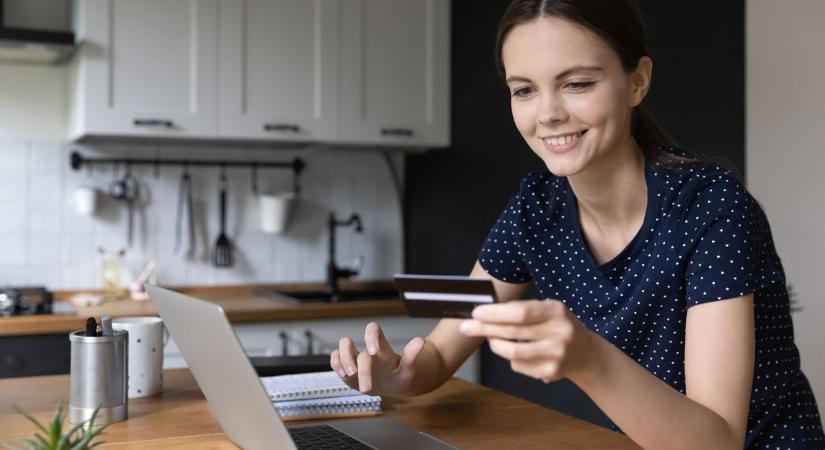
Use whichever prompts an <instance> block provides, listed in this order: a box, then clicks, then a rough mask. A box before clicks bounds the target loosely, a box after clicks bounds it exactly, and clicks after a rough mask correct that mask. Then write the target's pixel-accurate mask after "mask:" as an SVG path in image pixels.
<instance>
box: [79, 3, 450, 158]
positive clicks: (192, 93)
mask: <svg viewBox="0 0 825 450" xmlns="http://www.w3.org/2000/svg"><path fill="white" fill-rule="evenodd" d="M74 16H75V22H76V23H75V32H76V35H77V38H78V39H79V40H80V41H82V45H81V49H80V52H79V54H78V55H77V56H76V57H75V58H74V60H73V62H72V68H71V70H70V85H71V87H70V96H71V97H72V98H71V99H70V112H69V137H70V138H71V139H74V140H77V139H81V138H86V137H159V138H194V139H226V140H231V141H238V140H241V141H242V140H271V141H288V142H302V141H305V142H318V143H324V144H347V145H359V144H360V145H364V144H365V145H380V146H386V147H391V146H397V147H444V146H447V145H449V141H450V136H449V120H450V117H449V116H450V114H449V105H450V99H449V48H450V36H449V34H450V33H449V31H450V30H449V23H450V17H449V16H450V1H449V0H414V1H410V0H141V1H134V0H77V3H76V12H75V15H74Z"/></svg>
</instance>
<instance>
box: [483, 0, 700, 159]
mask: <svg viewBox="0 0 825 450" xmlns="http://www.w3.org/2000/svg"><path fill="white" fill-rule="evenodd" d="M545 16H554V17H560V18H563V19H567V20H569V21H571V22H574V23H576V24H579V25H581V26H584V27H585V28H587V29H589V30H591V31H592V32H594V33H595V34H596V35H598V36H600V37H601V38H602V39H604V41H605V42H606V43H607V44H608V45H609V46H610V47H611V48H612V49H613V51H615V52H616V54H617V55H618V56H619V60H620V61H621V63H622V67H623V68H624V70H625V71H626V72H628V73H629V72H632V71H633V70H635V69H636V67H637V66H638V64H639V59H641V58H642V57H643V56H650V52H649V51H648V46H647V37H646V35H645V27H644V22H643V21H642V13H641V11H640V10H639V6H638V5H637V4H636V1H635V0H607V1H605V0H513V1H512V2H511V3H510V5H509V6H508V7H507V9H506V10H505V12H504V15H503V16H502V18H501V20H500V21H499V25H498V31H497V32H496V47H495V61H496V67H497V69H498V72H499V75H500V76H501V77H502V79H503V78H504V76H505V71H504V64H503V63H502V60H501V50H502V47H503V45H504V40H505V39H507V35H508V34H509V32H510V30H512V29H513V28H514V27H515V26H517V25H521V24H523V23H526V22H531V21H533V20H536V19H538V18H540V17H545ZM631 134H632V135H633V138H634V139H635V140H636V142H637V143H638V144H639V146H640V147H641V148H642V151H643V152H644V154H645V158H646V160H647V161H648V162H649V163H660V164H664V165H672V164H671V163H677V164H678V163H681V162H684V161H685V160H684V159H683V158H680V157H676V156H675V155H672V154H671V153H668V152H665V151H663V150H662V147H665V146H673V145H676V144H675V142H674V141H673V139H672V138H671V137H670V135H668V133H667V132H666V131H665V130H664V129H663V128H662V127H660V126H659V124H657V123H656V120H655V119H654V118H653V116H651V115H650V113H648V112H647V111H646V110H645V109H644V108H643V107H642V106H641V105H640V106H637V107H635V108H634V109H633V117H632V119H631Z"/></svg>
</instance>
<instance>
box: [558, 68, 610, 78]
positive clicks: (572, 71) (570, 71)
mask: <svg viewBox="0 0 825 450" xmlns="http://www.w3.org/2000/svg"><path fill="white" fill-rule="evenodd" d="M602 70H604V69H602V68H601V67H600V66H573V67H571V68H569V69H566V70H564V71H563V72H561V73H560V74H558V75H556V79H557V80H560V79H562V78H564V77H566V76H568V75H570V74H572V73H576V72H600V71H602Z"/></svg>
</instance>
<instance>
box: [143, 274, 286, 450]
mask: <svg viewBox="0 0 825 450" xmlns="http://www.w3.org/2000/svg"><path fill="white" fill-rule="evenodd" d="M145 286H146V291H147V292H148V294H149V298H150V299H151V300H152V303H153V304H154V305H155V309H157V311H158V313H159V314H160V317H161V318H162V319H163V321H164V323H165V324H166V327H167V328H168V329H169V332H170V333H171V335H172V337H173V338H174V339H175V343H176V344H177V346H178V348H180V351H181V354H182V355H183V359H184V360H185V361H186V364H188V365H189V368H190V370H191V371H192V375H193V376H194V377H195V380H196V381H197V382H198V385H199V386H200V388H201V390H202V391H203V395H204V396H205V397H206V400H207V401H208V403H209V408H210V409H211V410H212V412H213V413H214V414H215V416H217V418H218V422H220V424H221V427H222V428H223V431H224V432H225V433H226V434H227V435H228V436H229V438H230V439H231V440H232V441H233V442H235V443H236V444H237V445H238V446H240V447H242V448H244V449H251V450H254V449H272V448H278V449H295V445H294V444H293V443H292V439H291V438H290V437H289V432H288V431H287V429H286V427H285V426H284V424H283V422H282V421H281V418H280V416H278V413H277V411H276V410H275V408H274V407H273V406H272V403H271V401H270V399H269V395H268V394H267V393H266V390H265V389H264V387H263V385H262V384H261V381H260V379H259V378H258V374H257V373H256V372H255V369H254V368H253V367H252V364H251V363H250V362H249V359H248V358H247V356H246V353H245V352H244V350H243V347H241V344H240V342H239V341H238V338H237V336H236V335H235V332H234V331H233V330H232V326H231V325H230V324H229V321H228V320H227V318H226V315H225V314H224V312H223V308H221V307H220V306H218V305H216V304H214V303H209V302H205V301H203V300H198V299H195V298H192V297H189V296H186V295H183V294H180V293H178V292H174V291H170V290H168V289H164V288H161V287H158V286H153V285H150V284H146V285H145Z"/></svg>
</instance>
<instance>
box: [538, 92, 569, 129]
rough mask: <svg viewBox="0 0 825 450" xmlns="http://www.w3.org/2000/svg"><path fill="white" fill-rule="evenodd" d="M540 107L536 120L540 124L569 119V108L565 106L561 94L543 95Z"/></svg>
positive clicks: (539, 103)
mask: <svg viewBox="0 0 825 450" xmlns="http://www.w3.org/2000/svg"><path fill="white" fill-rule="evenodd" d="M538 108H539V111H538V114H537V115H536V120H537V122H538V123H539V124H542V125H550V124H555V123H561V122H564V121H565V120H567V110H566V109H565V107H564V101H563V100H562V98H561V97H559V96H553V95H542V96H541V100H540V101H539V102H538Z"/></svg>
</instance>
